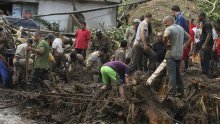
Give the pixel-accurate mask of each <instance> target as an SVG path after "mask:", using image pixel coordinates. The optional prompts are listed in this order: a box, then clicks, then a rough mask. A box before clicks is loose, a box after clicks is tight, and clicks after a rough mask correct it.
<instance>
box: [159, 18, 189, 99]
mask: <svg viewBox="0 0 220 124" xmlns="http://www.w3.org/2000/svg"><path fill="white" fill-rule="evenodd" d="M163 23H164V25H165V26H166V29H165V32H164V42H165V43H166V44H167V52H166V55H165V59H166V67H167V71H168V76H169V82H170V83H171V85H172V88H171V90H170V91H171V94H172V96H173V97H174V96H176V95H177V94H176V93H177V92H178V93H180V96H183V95H184V86H183V82H182V78H181V75H180V62H181V60H182V55H183V42H184V38H187V39H188V40H187V42H186V44H185V45H184V48H186V45H188V44H189V43H190V36H189V34H188V33H187V32H185V31H184V29H183V28H182V27H181V26H179V25H176V24H174V18H173V17H172V16H167V17H165V18H164V19H163Z"/></svg>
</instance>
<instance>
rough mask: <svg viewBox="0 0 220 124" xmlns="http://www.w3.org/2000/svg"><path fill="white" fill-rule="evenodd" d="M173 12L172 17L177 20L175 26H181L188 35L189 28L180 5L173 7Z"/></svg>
mask: <svg viewBox="0 0 220 124" xmlns="http://www.w3.org/2000/svg"><path fill="white" fill-rule="evenodd" d="M171 10H172V15H173V16H174V17H175V19H176V21H175V24H177V25H179V26H181V27H182V28H183V29H184V30H185V31H186V32H187V33H188V32H189V28H188V26H187V22H186V19H185V18H184V16H183V14H182V13H181V11H180V7H179V6H178V5H173V6H172V8H171Z"/></svg>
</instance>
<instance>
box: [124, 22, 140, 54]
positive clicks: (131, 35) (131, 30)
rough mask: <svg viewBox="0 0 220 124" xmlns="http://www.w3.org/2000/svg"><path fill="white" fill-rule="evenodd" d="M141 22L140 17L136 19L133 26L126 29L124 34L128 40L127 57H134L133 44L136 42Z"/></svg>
mask: <svg viewBox="0 0 220 124" xmlns="http://www.w3.org/2000/svg"><path fill="white" fill-rule="evenodd" d="M140 22H141V21H140V19H134V21H133V24H132V26H131V27H129V28H128V29H127V30H126V33H125V35H124V40H126V41H127V42H128V49H127V53H126V58H131V57H132V46H133V44H134V39H135V35H136V32H137V28H138V25H139V24H140Z"/></svg>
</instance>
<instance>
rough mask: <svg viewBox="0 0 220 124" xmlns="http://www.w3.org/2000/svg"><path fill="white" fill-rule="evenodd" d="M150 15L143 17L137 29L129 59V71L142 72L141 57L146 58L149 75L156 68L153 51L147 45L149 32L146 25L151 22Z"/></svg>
mask: <svg viewBox="0 0 220 124" xmlns="http://www.w3.org/2000/svg"><path fill="white" fill-rule="evenodd" d="M151 18H152V14H151V13H147V14H146V15H145V18H144V20H143V21H142V22H141V23H140V24H139V26H138V29H137V34H136V37H135V41H134V48H133V55H132V59H131V65H130V66H131V70H132V71H135V70H138V69H140V70H142V64H141V63H142V59H143V55H145V56H147V58H148V60H149V62H148V69H149V72H150V73H153V71H154V70H155V68H156V55H155V53H154V51H153V50H152V49H151V47H150V44H149V42H150V41H149V40H150V38H149V31H148V24H149V23H150V22H151Z"/></svg>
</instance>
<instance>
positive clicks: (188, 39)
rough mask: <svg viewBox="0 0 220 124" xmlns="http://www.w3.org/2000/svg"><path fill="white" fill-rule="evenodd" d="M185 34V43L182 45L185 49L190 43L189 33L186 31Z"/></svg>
mask: <svg viewBox="0 0 220 124" xmlns="http://www.w3.org/2000/svg"><path fill="white" fill-rule="evenodd" d="M185 35H186V37H187V41H186V43H185V44H184V46H183V48H184V49H186V48H187V47H188V46H189V45H190V43H191V37H190V35H189V34H188V33H186V32H185Z"/></svg>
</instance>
